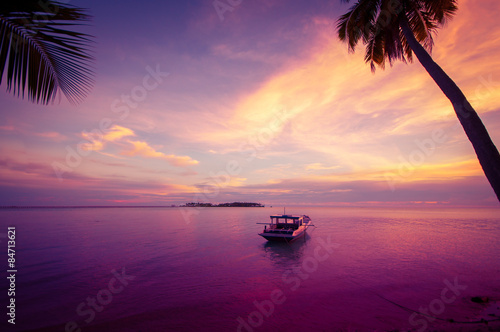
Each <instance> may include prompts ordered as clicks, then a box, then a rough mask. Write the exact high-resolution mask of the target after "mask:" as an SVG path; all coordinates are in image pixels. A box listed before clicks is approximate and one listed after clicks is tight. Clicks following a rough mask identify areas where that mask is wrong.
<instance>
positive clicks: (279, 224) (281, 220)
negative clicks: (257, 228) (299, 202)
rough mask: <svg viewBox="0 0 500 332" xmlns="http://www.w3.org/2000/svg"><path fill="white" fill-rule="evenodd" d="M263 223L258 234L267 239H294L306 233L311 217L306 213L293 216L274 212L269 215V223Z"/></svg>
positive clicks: (288, 240)
mask: <svg viewBox="0 0 500 332" xmlns="http://www.w3.org/2000/svg"><path fill="white" fill-rule="evenodd" d="M258 224H264V225H266V226H264V230H263V231H262V233H259V235H260V236H262V237H263V238H265V239H266V240H268V241H285V242H291V241H294V240H296V239H298V238H300V237H302V236H304V235H305V234H306V230H307V227H309V226H313V225H312V222H311V218H309V216H306V215H302V216H293V215H289V214H276V215H272V216H271V222H270V223H258Z"/></svg>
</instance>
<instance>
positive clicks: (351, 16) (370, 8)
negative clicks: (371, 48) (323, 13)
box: [337, 0, 380, 51]
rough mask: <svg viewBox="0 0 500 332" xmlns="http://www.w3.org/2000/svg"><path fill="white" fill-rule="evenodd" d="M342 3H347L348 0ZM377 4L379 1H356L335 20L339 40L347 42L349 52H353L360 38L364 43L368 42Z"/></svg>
mask: <svg viewBox="0 0 500 332" xmlns="http://www.w3.org/2000/svg"><path fill="white" fill-rule="evenodd" d="M343 2H349V0H344V1H343ZM379 3H380V0H364V1H358V2H357V3H356V4H355V5H353V6H352V7H351V8H350V10H349V11H348V12H347V13H346V14H344V15H342V16H341V17H340V18H339V19H338V20H337V31H338V36H339V39H340V40H341V41H345V42H347V44H348V46H349V50H350V51H354V50H355V48H356V45H357V44H358V42H359V40H360V39H361V38H362V39H363V42H364V43H367V42H368V40H369V38H370V33H371V30H372V28H373V24H374V22H375V17H376V15H377V12H378V7H379Z"/></svg>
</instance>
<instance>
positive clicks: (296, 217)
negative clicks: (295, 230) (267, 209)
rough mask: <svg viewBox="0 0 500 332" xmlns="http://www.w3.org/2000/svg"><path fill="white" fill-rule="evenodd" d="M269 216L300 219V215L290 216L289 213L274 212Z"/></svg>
mask: <svg viewBox="0 0 500 332" xmlns="http://www.w3.org/2000/svg"><path fill="white" fill-rule="evenodd" d="M271 218H283V219H300V218H302V216H292V215H290V214H274V215H272V216H271Z"/></svg>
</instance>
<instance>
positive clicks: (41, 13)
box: [0, 0, 93, 104]
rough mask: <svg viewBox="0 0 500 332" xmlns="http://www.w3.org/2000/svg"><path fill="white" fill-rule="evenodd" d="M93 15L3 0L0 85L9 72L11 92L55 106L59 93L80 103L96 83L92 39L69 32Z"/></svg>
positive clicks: (47, 1) (43, 1)
mask: <svg viewBox="0 0 500 332" xmlns="http://www.w3.org/2000/svg"><path fill="white" fill-rule="evenodd" d="M89 19H90V16H88V15H86V14H85V13H84V10H82V9H80V8H76V7H73V6H70V5H67V4H63V3H60V2H57V1H52V0H15V1H2V4H0V84H1V83H2V78H3V76H4V70H5V69H6V79H7V91H9V92H12V93H13V94H14V95H17V96H18V97H19V96H21V97H22V98H24V94H25V91H27V94H28V99H29V100H30V101H32V102H35V103H41V104H48V103H49V102H51V101H52V102H53V101H54V99H55V97H56V94H57V92H58V91H59V90H60V91H62V92H63V93H64V95H66V98H67V99H68V100H69V101H70V102H71V103H77V102H80V101H81V100H82V99H83V98H84V97H85V96H86V95H87V94H88V92H89V90H90V88H91V87H92V85H93V80H92V76H93V72H92V70H91V69H90V64H91V62H92V60H93V58H92V56H91V55H90V54H89V53H90V52H89V49H88V46H89V45H90V43H91V39H90V36H89V35H87V34H84V33H78V32H74V31H70V30H66V27H67V26H73V25H79V24H78V23H75V22H79V21H87V20H89Z"/></svg>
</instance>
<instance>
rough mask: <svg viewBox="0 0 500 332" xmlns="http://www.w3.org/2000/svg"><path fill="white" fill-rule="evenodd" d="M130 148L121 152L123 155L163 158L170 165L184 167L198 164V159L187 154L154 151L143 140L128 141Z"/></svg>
mask: <svg viewBox="0 0 500 332" xmlns="http://www.w3.org/2000/svg"><path fill="white" fill-rule="evenodd" d="M128 143H129V144H130V145H131V148H130V149H128V150H125V151H123V152H122V153H121V154H122V155H125V156H131V157H133V156H142V157H146V158H159V159H165V160H166V161H168V162H169V163H170V164H171V165H172V166H176V167H186V166H193V165H197V164H199V161H197V160H194V159H192V158H191V157H189V156H176V155H173V154H170V155H167V154H165V153H163V152H159V151H156V150H155V149H154V148H153V147H151V146H150V145H149V144H148V143H146V142H144V141H128Z"/></svg>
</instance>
